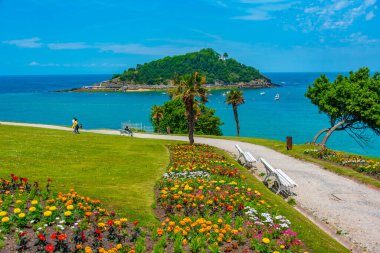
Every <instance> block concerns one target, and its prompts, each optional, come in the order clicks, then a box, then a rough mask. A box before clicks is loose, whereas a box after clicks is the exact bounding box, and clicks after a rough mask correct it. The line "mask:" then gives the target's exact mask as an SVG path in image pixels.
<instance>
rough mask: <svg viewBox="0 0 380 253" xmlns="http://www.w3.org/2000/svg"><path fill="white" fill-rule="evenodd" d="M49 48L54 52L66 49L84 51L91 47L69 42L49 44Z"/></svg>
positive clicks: (82, 43)
mask: <svg viewBox="0 0 380 253" xmlns="http://www.w3.org/2000/svg"><path fill="white" fill-rule="evenodd" d="M47 47H48V48H50V49H53V50H65V49H71V50H75V49H84V48H90V47H91V46H89V45H87V44H86V43H84V42H68V43H48V44H47Z"/></svg>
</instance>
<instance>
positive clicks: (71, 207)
mask: <svg viewBox="0 0 380 253" xmlns="http://www.w3.org/2000/svg"><path fill="white" fill-rule="evenodd" d="M66 209H67V210H73V209H74V206H73V205H68V206H67V207H66Z"/></svg>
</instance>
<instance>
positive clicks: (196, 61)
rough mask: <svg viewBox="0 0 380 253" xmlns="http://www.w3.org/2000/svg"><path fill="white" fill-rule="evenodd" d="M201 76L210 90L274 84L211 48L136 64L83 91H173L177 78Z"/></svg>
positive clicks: (251, 69) (260, 86)
mask: <svg viewBox="0 0 380 253" xmlns="http://www.w3.org/2000/svg"><path fill="white" fill-rule="evenodd" d="M193 72H199V73H200V74H202V75H204V76H206V83H207V84H208V86H211V87H215V88H217V87H222V86H229V87H230V86H238V87H251V88H262V87H272V86H274V85H273V84H272V83H271V80H270V79H269V78H267V77H265V76H264V75H263V74H261V73H260V72H259V70H257V69H255V68H254V67H250V66H246V65H244V64H242V63H239V62H238V61H236V60H235V59H232V58H229V57H228V55H227V53H224V54H223V55H221V54H219V53H217V52H216V51H215V50H213V49H211V48H207V49H202V50H200V51H198V52H192V53H187V54H184V55H177V56H172V57H170V56H167V57H165V58H162V59H159V60H155V61H151V62H148V63H144V64H142V65H141V64H137V66H136V67H135V68H129V69H128V70H126V71H124V72H123V73H121V74H114V75H113V77H112V79H111V80H108V81H104V82H101V83H99V84H95V85H92V86H85V87H82V88H81V90H83V89H85V90H89V89H90V90H134V89H157V88H170V87H172V86H173V83H172V80H173V78H175V77H176V76H180V75H183V74H190V73H193Z"/></svg>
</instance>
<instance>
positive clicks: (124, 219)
mask: <svg viewBox="0 0 380 253" xmlns="http://www.w3.org/2000/svg"><path fill="white" fill-rule="evenodd" d="M120 221H121V222H127V221H128V219H127V218H120Z"/></svg>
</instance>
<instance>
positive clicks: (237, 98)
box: [226, 89, 245, 136]
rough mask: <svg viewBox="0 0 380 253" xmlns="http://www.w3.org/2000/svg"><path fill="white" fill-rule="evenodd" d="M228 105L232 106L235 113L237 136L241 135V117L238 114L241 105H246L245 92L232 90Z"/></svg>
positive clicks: (227, 100) (229, 93)
mask: <svg viewBox="0 0 380 253" xmlns="http://www.w3.org/2000/svg"><path fill="white" fill-rule="evenodd" d="M226 103H227V104H229V105H232V109H233V111H234V117H235V121H236V135H237V136H239V135H240V123H239V115H238V112H237V107H238V106H239V105H241V104H244V103H245V100H244V96H243V92H242V91H241V90H238V89H231V90H230V91H229V92H228V94H227V97H226Z"/></svg>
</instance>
